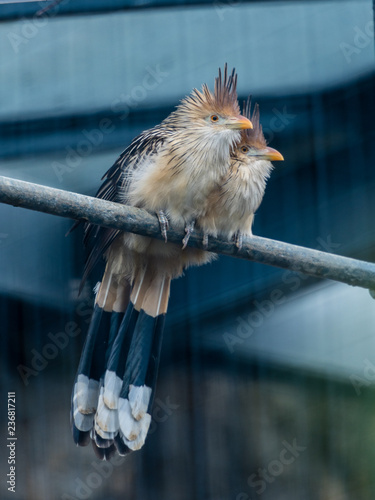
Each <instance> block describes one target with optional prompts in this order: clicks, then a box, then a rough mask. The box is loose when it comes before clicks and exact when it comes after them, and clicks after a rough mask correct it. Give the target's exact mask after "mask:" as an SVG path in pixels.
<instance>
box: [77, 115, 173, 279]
mask: <svg viewBox="0 0 375 500" xmlns="http://www.w3.org/2000/svg"><path fill="white" fill-rule="evenodd" d="M168 132H169V130H168V128H167V127H163V124H161V125H157V126H156V127H154V128H152V129H150V130H147V131H145V132H143V133H142V134H140V135H139V136H138V137H136V138H135V139H134V140H133V141H132V142H131V144H130V145H129V146H128V147H127V148H126V149H125V151H123V152H122V153H121V155H120V156H119V158H118V159H117V160H116V162H115V163H114V164H113V165H112V167H111V168H110V169H109V170H107V172H106V173H105V174H104V175H103V177H102V180H103V183H102V185H101V186H100V188H99V189H98V192H97V193H96V197H97V198H101V199H103V200H107V201H113V202H118V201H119V194H120V193H121V199H122V200H123V199H124V198H125V196H126V190H127V185H128V183H129V179H130V177H131V174H132V172H133V171H134V170H135V169H136V168H138V165H139V161H140V160H141V159H143V158H144V157H145V156H149V155H154V154H157V153H158V152H159V150H160V148H161V147H162V145H163V143H164V141H165V138H166V135H168ZM119 234H120V231H119V230H117V229H109V228H104V227H101V226H97V225H95V224H90V223H86V224H85V226H84V238H83V242H84V245H85V246H86V247H88V249H89V251H88V256H87V259H86V263H85V269H84V274H83V277H82V282H81V288H80V289H82V287H83V285H84V283H85V281H86V279H87V277H88V275H89V274H90V273H91V271H92V269H93V268H94V267H95V265H96V264H97V262H98V261H99V260H100V258H101V257H102V256H103V254H104V253H105V251H106V250H107V249H108V248H109V246H110V245H111V244H112V243H113V241H114V240H115V239H116V238H117V236H118V235H119Z"/></svg>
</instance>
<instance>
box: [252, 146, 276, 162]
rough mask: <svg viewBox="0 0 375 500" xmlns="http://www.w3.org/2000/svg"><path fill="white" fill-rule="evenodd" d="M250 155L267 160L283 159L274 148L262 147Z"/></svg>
mask: <svg viewBox="0 0 375 500" xmlns="http://www.w3.org/2000/svg"><path fill="white" fill-rule="evenodd" d="M251 156H257V157H259V158H261V159H262V160H269V161H283V160H284V157H283V155H282V154H281V153H279V152H278V151H277V150H276V149H273V148H269V147H267V148H264V149H259V150H258V151H257V152H256V153H254V154H252V155H251Z"/></svg>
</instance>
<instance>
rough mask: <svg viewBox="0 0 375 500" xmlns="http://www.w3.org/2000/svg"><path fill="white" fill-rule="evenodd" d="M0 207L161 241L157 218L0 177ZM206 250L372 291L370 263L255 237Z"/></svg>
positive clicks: (213, 242)
mask: <svg viewBox="0 0 375 500" xmlns="http://www.w3.org/2000/svg"><path fill="white" fill-rule="evenodd" d="M0 202H2V203H6V204H8V205H13V206H16V207H23V208H28V209H30V210H36V211H39V212H44V213H48V214H52V215H59V216H61V217H67V218H69V219H76V220H82V221H85V222H91V223H92V224H97V225H100V226H104V227H109V228H114V229H120V230H121V231H127V232H131V233H137V234H141V235H144V236H151V237H153V238H159V239H163V238H162V236H161V234H160V227H159V221H158V219H157V217H156V216H155V215H153V214H150V213H149V212H147V211H145V210H142V209H139V208H135V207H130V206H127V205H122V204H119V203H113V202H109V201H105V200H101V199H98V198H93V197H91V196H84V195H82V194H77V193H72V192H69V191H62V190H61V189H55V188H50V187H47V186H41V185H39V184H33V183H31V182H25V181H19V180H16V179H11V178H8V177H3V176H0ZM228 223H230V222H228ZM183 237H184V228H182V227H171V228H170V229H169V230H168V241H171V242H173V243H177V244H181V241H182V239H183ZM202 240H203V234H202V233H200V232H197V231H195V232H194V233H193V234H192V235H191V237H190V240H189V246H193V247H196V248H202V249H203V248H204V247H203V243H202ZM205 249H207V250H208V251H211V252H215V253H219V254H223V255H230V256H232V257H237V258H241V259H246V260H251V261H256V262H261V263H263V264H268V265H271V266H276V267H281V268H283V269H289V270H291V271H296V272H301V273H304V274H307V275H310V276H314V277H316V278H325V279H331V280H335V281H340V282H342V283H347V284H348V285H353V286H360V287H363V288H369V289H372V290H375V264H373V263H370V262H365V261H361V260H356V259H350V258H348V257H342V256H339V255H333V254H330V253H327V252H321V251H319V250H312V249H310V248H304V247H300V246H296V245H291V244H289V243H283V242H280V241H274V240H271V239H267V238H261V237H259V236H252V237H251V238H246V239H244V242H243V246H242V248H241V249H238V248H237V247H236V245H235V244H234V243H232V242H228V241H224V240H220V239H214V238H210V239H209V242H208V246H207V247H206V248H205Z"/></svg>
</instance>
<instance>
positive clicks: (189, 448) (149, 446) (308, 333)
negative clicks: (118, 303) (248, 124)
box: [0, 0, 375, 500]
mask: <svg viewBox="0 0 375 500" xmlns="http://www.w3.org/2000/svg"><path fill="white" fill-rule="evenodd" d="M44 5H45V3H44V2H43V3H42V2H28V3H20V4H11V5H4V6H2V5H0V43H1V59H0V64H1V72H0V99H1V106H0V135H1V142H0V156H1V165H0V173H1V174H2V175H6V176H9V177H14V178H19V179H23V180H27V181H31V182H36V183H40V184H45V185H49V186H54V187H57V188H60V189H66V190H71V191H75V192H79V193H84V194H91V195H92V194H94V193H95V191H96V189H97V187H98V185H99V182H100V177H101V176H102V174H103V173H104V172H105V171H106V169H107V168H108V167H109V166H110V165H111V164H112V163H113V162H114V160H115V159H116V158H117V156H118V155H119V153H120V152H121V151H122V150H123V149H124V148H125V147H126V145H127V144H128V143H129V142H130V141H131V139H132V138H133V137H134V136H136V135H137V134H138V133H139V132H140V131H142V130H144V129H147V128H149V127H151V126H153V125H154V124H156V123H158V122H160V121H161V120H162V119H163V118H165V117H166V116H167V115H168V113H169V112H170V111H171V110H173V108H174V106H175V105H176V104H177V103H178V100H179V99H181V98H182V97H183V96H184V95H186V94H187V93H189V92H190V91H191V89H192V88H193V87H198V88H199V87H200V86H201V84H202V83H204V82H206V83H208V84H209V86H210V87H211V88H212V86H213V81H214V78H215V76H216V75H217V68H218V67H219V66H221V67H223V65H224V63H225V62H228V65H229V67H232V66H235V67H236V69H237V71H238V75H239V97H240V100H241V101H242V99H245V98H246V97H247V95H248V94H249V93H252V94H253V96H254V99H255V100H256V101H258V102H259V104H260V110H261V121H262V124H263V128H264V130H265V135H266V137H267V139H268V140H269V141H270V145H271V146H272V147H274V148H276V149H278V150H280V151H281V152H282V154H283V155H284V157H285V162H283V163H282V164H281V163H278V164H276V165H275V170H274V172H273V174H272V177H271V179H270V181H269V183H268V187H267V191H266V195H265V198H264V201H263V203H262V205H261V207H260V209H259V211H258V213H257V215H256V218H255V225H254V234H257V235H260V236H264V237H268V238H272V239H277V240H282V241H286V242H290V243H295V244H298V245H303V246H307V247H310V248H318V249H321V250H324V251H330V252H333V253H337V254H341V255H347V256H351V257H355V258H359V259H364V260H368V261H374V260H375V224H374V214H375V196H374V193H375V169H374V165H375V147H374V141H375V126H374V116H375V96H374V90H375V88H374V84H375V70H374V39H373V10H372V3H371V1H370V0H352V1H331V2H325V1H323V0H322V1H318V0H316V1H312V0H311V1H297V0H295V1H289V2H284V1H273V2H256V1H252V2H246V1H244V2H242V1H235V2H228V1H218V2H209V1H200V2H165V1H164V2H159V1H150V2H131V1H128V2H126V1H120V0H118V1H112V2H104V1H101V0H96V1H90V2H89V1H83V0H81V1H77V2H72V1H71V2H68V1H64V2H63V3H62V4H60V5H59V6H58V7H55V8H53V9H52V10H51V11H50V12H49V13H47V14H45V15H43V16H42V17H40V18H37V17H35V12H36V11H37V10H38V9H39V8H41V6H44ZM145 82H146V83H145ZM100 128H101V129H102V132H98V130H100ZM104 129H105V130H104ZM0 221H1V225H0V256H1V257H0V318H1V321H0V324H1V337H0V339H1V340H0V342H1V350H0V380H1V402H0V407H1V408H2V410H1V413H0V414H1V418H2V420H1V429H2V438H1V443H2V451H1V453H0V463H1V474H2V477H1V488H2V494H1V496H2V498H4V499H7V498H15V497H16V498H17V499H20V500H23V499H28V500H33V499H41V498H48V499H50V498H58V499H72V498H73V499H81V498H91V499H93V500H94V499H101V498H105V499H110V500H112V499H113V500H114V499H120V498H121V499H122V498H126V499H129V500H130V499H136V498H140V499H142V500H146V499H163V500H168V499H173V500H175V499H181V500H185V499H192V498H194V499H197V500H203V499H204V500H206V499H210V500H211V499H212V500H224V499H225V500H227V499H233V500H249V499H252V500H254V499H256V498H262V499H275V498H277V499H278V500H283V499H288V500H290V499H296V500H303V499H313V500H315V499H317V500H346V499H348V500H349V499H350V500H351V499H353V498H355V499H356V500H365V499H369V500H370V499H371V500H372V499H373V498H374V494H375V481H374V479H373V478H374V477H375V476H374V471H375V451H374V450H375V398H374V381H375V327H374V324H375V302H374V300H373V299H372V298H371V297H370V295H369V293H368V291H367V290H363V289H359V288H352V287H349V286H346V285H342V284H335V283H333V282H320V281H315V280H312V279H310V278H306V277H304V276H301V275H296V274H294V273H291V272H288V271H285V270H279V269H276V268H271V267H267V266H264V265H260V264H255V263H250V262H242V261H239V260H236V259H232V258H224V257H221V258H220V259H219V260H218V261H216V262H215V263H213V264H212V265H210V266H206V267H203V268H199V269H192V270H189V271H188V272H187V273H186V275H185V276H184V277H183V278H181V279H179V280H177V281H176V282H174V283H173V284H172V296H171V303H170V314H169V315H168V318H167V323H166V332H165V338H164V344H163V357H162V362H161V369H160V376H159V385H158V390H157V400H156V409H155V411H154V424H153V430H152V432H151V434H150V436H149V437H148V439H147V442H146V445H145V447H144V448H143V449H142V450H141V451H140V452H137V453H134V454H132V455H131V456H129V457H127V458H126V459H121V460H117V461H113V462H112V463H111V464H105V465H103V463H101V462H99V461H98V460H97V459H96V458H95V456H94V454H93V451H92V450H91V448H90V447H88V448H76V447H75V446H74V444H73V441H72V439H71V436H70V424H69V407H70V391H71V388H72V384H73V380H74V376H75V371H76V368H77V364H78V359H79V354H80V350H81V347H82V344H83V341H84V337H85V334H86V331H87V325H88V320H89V317H90V310H91V306H92V291H91V289H92V288H93V286H94V285H95V279H94V278H93V279H92V281H91V282H90V283H88V284H87V286H86V287H85V289H84V291H83V294H82V295H81V296H80V297H78V296H77V291H78V286H79V281H80V277H81V275H82V268H83V262H84V253H83V249H82V244H81V239H82V233H81V232H80V230H77V231H76V232H74V233H73V234H71V235H70V236H69V237H67V238H66V237H65V236H64V235H65V233H66V231H67V230H68V229H69V227H70V222H69V221H67V220H63V219H60V218H57V217H53V216H49V215H45V214H41V213H37V212H29V211H26V210H23V209H20V208H13V207H9V206H0ZM69 333H70V334H71V336H69V335H68V334H69ZM51 346H52V347H51ZM8 391H15V392H16V401H17V404H16V406H17V408H16V415H17V416H16V434H17V447H16V452H17V466H16V467H17V468H16V496H15V495H14V494H12V493H10V492H8V491H7V485H6V473H7V472H8V470H9V468H8V467H9V466H8V464H7V459H8V450H7V448H6V444H7V443H6V437H7V434H6V432H7V429H6V405H7V392H8ZM290 449H292V450H294V454H293V452H291V451H290Z"/></svg>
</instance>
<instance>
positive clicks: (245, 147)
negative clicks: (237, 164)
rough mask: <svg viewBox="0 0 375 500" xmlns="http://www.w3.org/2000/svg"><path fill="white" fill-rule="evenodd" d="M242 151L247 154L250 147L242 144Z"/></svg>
mask: <svg viewBox="0 0 375 500" xmlns="http://www.w3.org/2000/svg"><path fill="white" fill-rule="evenodd" d="M241 152H242V153H244V154H246V153H248V152H249V148H248V147H247V146H241Z"/></svg>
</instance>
